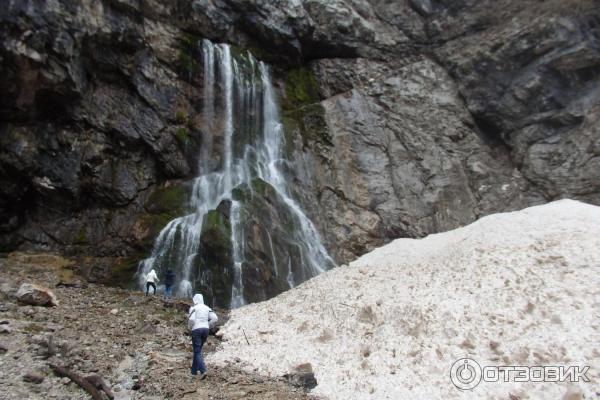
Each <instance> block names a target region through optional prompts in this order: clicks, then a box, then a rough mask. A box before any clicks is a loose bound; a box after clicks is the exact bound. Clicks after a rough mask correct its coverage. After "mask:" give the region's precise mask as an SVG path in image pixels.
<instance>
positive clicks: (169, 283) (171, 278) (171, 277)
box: [165, 268, 175, 299]
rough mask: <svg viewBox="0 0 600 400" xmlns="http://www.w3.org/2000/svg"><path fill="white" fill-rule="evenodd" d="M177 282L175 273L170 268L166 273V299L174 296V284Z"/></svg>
mask: <svg viewBox="0 0 600 400" xmlns="http://www.w3.org/2000/svg"><path fill="white" fill-rule="evenodd" d="M174 284H175V273H174V272H173V270H172V269H170V268H169V269H168V270H167V273H166V275H165V299H170V298H171V297H173V285H174Z"/></svg>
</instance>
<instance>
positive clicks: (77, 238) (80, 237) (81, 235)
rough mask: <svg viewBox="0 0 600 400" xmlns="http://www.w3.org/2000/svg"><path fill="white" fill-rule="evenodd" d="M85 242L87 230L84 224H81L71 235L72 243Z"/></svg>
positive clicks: (86, 240)
mask: <svg viewBox="0 0 600 400" xmlns="http://www.w3.org/2000/svg"><path fill="white" fill-rule="evenodd" d="M87 242H88V239H87V232H86V229H85V226H82V227H81V228H79V230H78V231H77V232H76V233H75V235H74V236H73V244H86V243H87Z"/></svg>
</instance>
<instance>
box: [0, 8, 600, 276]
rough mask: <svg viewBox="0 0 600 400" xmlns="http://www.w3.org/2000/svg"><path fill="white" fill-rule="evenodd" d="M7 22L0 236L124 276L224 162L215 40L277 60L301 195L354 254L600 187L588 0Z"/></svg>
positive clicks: (1, 243)
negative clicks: (209, 135) (210, 72)
mask: <svg viewBox="0 0 600 400" xmlns="http://www.w3.org/2000/svg"><path fill="white" fill-rule="evenodd" d="M0 22H1V24H0V71H2V76H3V79H2V80H1V81H0V247H1V249H2V250H3V251H8V250H12V249H17V248H21V249H28V248H37V249H52V250H58V251H61V252H64V253H66V254H68V255H77V256H81V257H85V258H84V261H85V262H84V263H83V264H82V265H85V266H86V271H85V272H86V273H87V274H88V277H90V278H91V279H94V278H97V279H99V278H101V279H112V280H113V281H118V280H120V279H125V278H124V277H129V276H130V275H131V272H132V271H133V270H134V269H135V266H136V265H137V262H138V261H139V260H140V259H142V258H143V257H144V256H145V255H147V253H148V251H149V250H150V248H151V247H152V242H153V240H154V239H155V238H156V236H157V235H158V232H159V231H160V230H161V229H162V228H163V227H164V226H165V225H166V224H167V222H168V221H169V220H170V219H172V218H173V217H175V216H177V215H180V214H181V213H182V212H184V209H185V207H186V204H185V201H186V198H187V196H188V192H187V191H188V188H187V186H186V185H185V182H186V181H187V180H189V178H191V177H193V176H194V175H195V173H196V172H197V165H198V162H199V160H198V155H199V154H204V158H205V161H206V160H208V162H210V163H214V165H218V164H219V163H220V162H221V160H220V159H219V154H221V152H220V148H221V147H222V146H223V143H222V138H220V137H218V133H217V134H216V135H217V136H216V137H214V138H213V143H214V146H213V147H214V148H211V149H210V151H204V150H205V149H203V146H202V144H203V143H202V140H201V138H202V137H203V134H205V132H203V131H202V130H203V124H202V118H203V116H202V113H201V112H199V110H201V108H202V104H203V90H202V82H203V76H202V75H203V70H202V57H201V56H202V55H201V47H200V46H199V45H198V43H199V42H200V40H201V39H203V38H206V39H210V40H212V41H214V42H226V43H230V44H232V45H234V46H236V47H237V48H238V49H248V50H250V51H251V52H252V53H253V54H254V55H255V56H256V57H257V58H259V59H261V60H263V61H265V62H267V63H269V64H270V65H271V66H272V68H273V73H274V80H275V85H276V89H277V91H278V96H279V98H280V104H281V108H282V110H281V111H282V117H283V122H284V125H285V132H286V152H287V153H288V154H287V157H288V158H289V159H290V160H292V162H291V163H290V165H289V169H290V171H289V177H290V179H292V180H293V185H291V186H293V187H294V197H295V198H296V199H297V200H298V201H299V202H300V203H301V204H302V206H303V208H304V210H306V212H307V214H308V215H309V217H310V218H311V219H312V221H314V223H315V224H316V226H317V228H318V230H319V232H320V234H321V236H322V238H323V240H324V243H325V246H326V247H327V248H328V250H329V251H330V253H331V254H332V255H333V256H334V258H336V260H337V261H338V262H344V261H347V260H349V259H352V258H354V257H356V256H357V255H360V254H363V253H365V252H367V251H369V250H370V249H372V248H373V247H375V246H378V245H381V244H383V243H385V242H386V241H388V240H389V239H391V238H395V237H407V236H408V237H419V236H422V235H425V234H428V233H432V232H438V231H443V230H447V229H451V228H454V227H457V226H459V225H464V224H466V223H468V222H471V221H473V220H474V219H476V218H478V217H479V216H481V215H484V214H488V213H491V212H497V211H504V210H512V209H517V208H521V207H524V206H526V205H532V204H538V203H543V202H546V201H549V200H552V199H556V198H560V197H570V198H575V199H581V200H584V201H587V202H590V203H594V204H600V175H599V174H598V171H600V132H599V131H600V128H599V127H600V124H599V121H598V120H599V119H600V9H599V7H598V6H597V5H596V4H595V2H594V1H593V0H577V1H575V0H570V1H569V0H568V1H564V0H563V1H558V0H546V1H538V0H525V1H517V0H496V1H493V0H481V1H475V0H454V1H450V0H399V1H390V0H173V1H168V2H167V1H159V0H85V1H75V0H56V1H52V2H49V1H44V0H10V1H7V2H4V4H3V5H2V6H1V7H0ZM215 112H216V113H219V112H220V110H219V109H216V110H215ZM203 151H204V153H203ZM259 247H260V246H259Z"/></svg>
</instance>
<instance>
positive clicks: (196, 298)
mask: <svg viewBox="0 0 600 400" xmlns="http://www.w3.org/2000/svg"><path fill="white" fill-rule="evenodd" d="M193 300H194V305H198V304H204V297H202V295H201V294H200V293H196V294H195V295H194V297H193Z"/></svg>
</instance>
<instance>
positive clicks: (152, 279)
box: [146, 270, 158, 296]
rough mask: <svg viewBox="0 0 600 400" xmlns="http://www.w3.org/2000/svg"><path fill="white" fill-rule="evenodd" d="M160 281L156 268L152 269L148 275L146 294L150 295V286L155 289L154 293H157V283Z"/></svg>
mask: <svg viewBox="0 0 600 400" xmlns="http://www.w3.org/2000/svg"><path fill="white" fill-rule="evenodd" d="M157 282H158V276H156V272H155V271H154V270H152V271H150V272H149V273H148V275H146V296H148V292H150V286H152V288H153V289H154V291H153V292H152V294H156V283H157Z"/></svg>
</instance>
